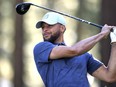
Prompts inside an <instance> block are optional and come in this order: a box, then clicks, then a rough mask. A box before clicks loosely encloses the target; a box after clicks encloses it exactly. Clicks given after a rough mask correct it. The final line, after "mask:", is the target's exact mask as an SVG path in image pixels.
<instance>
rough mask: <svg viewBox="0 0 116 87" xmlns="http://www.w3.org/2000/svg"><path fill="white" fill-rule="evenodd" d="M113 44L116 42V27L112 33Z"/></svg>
mask: <svg viewBox="0 0 116 87" xmlns="http://www.w3.org/2000/svg"><path fill="white" fill-rule="evenodd" d="M110 39H111V44H112V43H114V42H116V27H114V28H113V32H111V33H110Z"/></svg>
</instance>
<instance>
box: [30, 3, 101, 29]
mask: <svg viewBox="0 0 116 87" xmlns="http://www.w3.org/2000/svg"><path fill="white" fill-rule="evenodd" d="M31 5H33V6H36V7H39V8H42V9H45V10H48V11H52V12H55V13H59V14H61V15H64V16H67V17H70V18H72V19H75V20H78V21H80V22H83V23H86V24H89V25H93V26H95V27H98V28H100V29H101V28H102V27H103V26H102V25H98V24H96V23H92V22H89V21H87V20H83V19H81V18H78V17H75V16H71V15H69V14H66V13H62V12H59V11H56V10H53V9H50V8H47V7H44V6H39V5H36V4H31Z"/></svg>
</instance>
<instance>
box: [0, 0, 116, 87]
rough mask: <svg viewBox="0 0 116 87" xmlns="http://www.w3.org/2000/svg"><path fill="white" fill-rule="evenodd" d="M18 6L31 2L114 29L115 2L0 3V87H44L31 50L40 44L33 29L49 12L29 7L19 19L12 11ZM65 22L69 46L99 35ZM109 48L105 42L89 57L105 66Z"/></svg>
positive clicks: (95, 85)
mask: <svg viewBox="0 0 116 87" xmlns="http://www.w3.org/2000/svg"><path fill="white" fill-rule="evenodd" d="M20 2H32V3H35V4H37V5H41V6H45V7H49V8H52V9H55V10H58V11H61V12H64V13H67V14H70V15H73V16H77V17H79V18H82V19H84V20H88V21H90V22H94V23H97V24H101V25H104V24H109V25H116V12H115V8H116V0H0V87H44V84H43V82H42V80H41V77H40V75H39V73H38V72H37V69H36V66H35V63H34V59H33V47H34V46H35V44H37V43H38V42H41V41H42V40H43V39H42V36H41V30H38V29H36V28H35V25H36V23H37V21H38V20H40V19H41V17H42V16H43V15H44V13H46V12H48V11H46V10H43V9H41V8H37V7H33V6H31V8H30V9H29V11H28V12H27V13H26V14H25V15H23V16H21V15H19V14H17V13H16V11H15V6H16V4H18V3H20ZM65 18H66V21H67V30H66V32H65V42H66V44H67V45H68V46H71V45H73V44H75V43H76V42H77V41H79V40H82V39H85V38H87V37H90V36H92V35H95V34H97V33H98V32H100V29H98V28H96V27H94V26H91V25H88V24H84V23H81V22H78V21H75V20H73V19H71V18H68V17H65ZM110 47H111V46H110V39H109V38H107V39H105V40H102V41H101V42H99V43H98V44H97V45H96V46H95V47H94V48H93V49H92V50H91V51H90V53H92V54H93V55H94V56H95V57H96V58H97V59H99V60H100V61H102V62H103V63H104V64H105V65H107V63H108V60H109V56H110ZM88 78H89V82H90V85H91V87H116V83H112V84H109V83H106V82H103V81H99V80H98V79H95V78H93V77H91V76H90V75H88Z"/></svg>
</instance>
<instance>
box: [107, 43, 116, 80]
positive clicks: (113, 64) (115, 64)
mask: <svg viewBox="0 0 116 87" xmlns="http://www.w3.org/2000/svg"><path fill="white" fill-rule="evenodd" d="M107 67H108V75H109V76H110V77H111V78H113V80H115V81H116V43H112V49H111V56H110V60H109V62H108V66H107Z"/></svg>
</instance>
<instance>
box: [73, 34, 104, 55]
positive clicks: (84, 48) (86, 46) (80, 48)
mask: <svg viewBox="0 0 116 87" xmlns="http://www.w3.org/2000/svg"><path fill="white" fill-rule="evenodd" d="M103 38H104V34H102V33H99V34H97V35H94V36H92V37H90V38H87V39H84V40H82V41H80V42H78V43H77V44H75V45H74V46H73V49H75V51H76V52H77V54H78V55H80V54H83V53H85V52H88V51H89V50H91V49H92V48H93V47H94V46H95V45H96V43H97V42H99V41H100V40H101V39H103Z"/></svg>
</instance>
